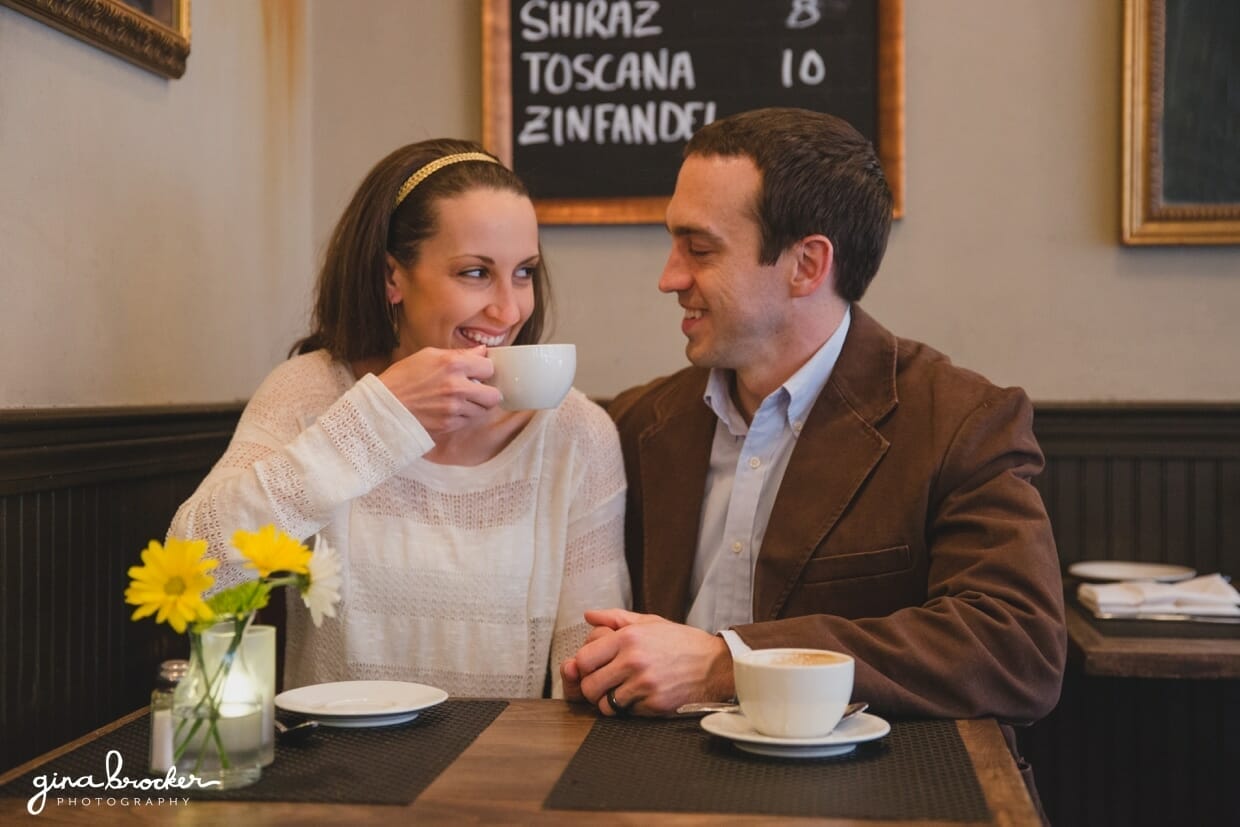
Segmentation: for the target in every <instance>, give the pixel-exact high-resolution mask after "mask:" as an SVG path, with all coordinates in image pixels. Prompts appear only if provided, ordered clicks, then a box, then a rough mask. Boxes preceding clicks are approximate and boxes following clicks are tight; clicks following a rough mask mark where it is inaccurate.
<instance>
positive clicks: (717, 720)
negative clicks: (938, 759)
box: [702, 712, 891, 758]
mask: <svg viewBox="0 0 1240 827" xmlns="http://www.w3.org/2000/svg"><path fill="white" fill-rule="evenodd" d="M702 729H704V730H706V731H707V732H709V733H710V734H711V735H718V736H720V737H723V738H727V739H729V740H731V741H732V743H734V744H735V745H736V747H737V749H743V750H745V751H746V752H753V753H757V754H758V755H773V756H775V757H776V758H826V757H828V756H831V755H844V754H846V753H849V752H852V751H853V750H854V749H856V748H857V744H860V743H864V742H865V741H873V740H875V739H877V738H882V737H883V736H884V735H886V734H887V733H888V732H891V724H889V723H887V722H886V721H884V720H883V719H882V718H880V717H878V716H877V715H869V714H867V713H865V712H859V713H857V714H856V715H854V716H853V717H851V718H848V719H847V720H844V721H841V722H840V724H839V726H837V727H836V728H835V729H833V730H831V731H830V732H829V733H827V734H826V735H820V736H818V737H817V738H776V737H774V736H772V735H763V734H762V733H761V732H758V731H757V730H756V729H754V728H753V724H751V723H749V719H748V718H746V717H745V716H744V715H742V714H741V713H739V712H716V713H714V714H713V715H707V716H706V717H705V718H703V719H702Z"/></svg>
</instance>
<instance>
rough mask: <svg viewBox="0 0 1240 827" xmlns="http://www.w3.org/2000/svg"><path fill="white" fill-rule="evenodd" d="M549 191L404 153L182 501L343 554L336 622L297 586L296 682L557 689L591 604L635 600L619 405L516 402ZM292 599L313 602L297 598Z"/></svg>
mask: <svg viewBox="0 0 1240 827" xmlns="http://www.w3.org/2000/svg"><path fill="white" fill-rule="evenodd" d="M547 289H548V288H547V283H546V274H545V271H544V268H543V264H542V258H541V256H540V251H539V245H538V225H537V221H536V219H535V216H534V208H533V205H532V204H531V202H530V198H529V195H528V193H527V192H526V190H525V187H524V186H523V185H522V183H521V181H520V180H519V179H518V178H517V177H516V175H515V174H513V173H512V172H511V171H510V170H508V169H507V168H505V167H504V166H503V165H502V164H500V163H499V162H498V161H496V160H495V158H493V157H492V156H490V155H488V154H485V153H484V152H483V151H482V149H481V147H479V146H478V145H476V144H473V143H470V142H466V141H455V140H434V141H424V142H421V143H417V144H412V145H410V146H406V147H404V148H402V149H399V150H397V151H396V152H393V153H392V154H391V155H389V156H388V157H387V158H385V159H383V160H382V161H380V162H379V164H378V165H377V166H376V167H375V168H374V169H373V170H371V172H370V174H369V175H367V177H366V179H365V180H364V181H363V182H362V184H361V186H360V187H359V189H358V191H357V193H356V194H355V195H354V197H353V200H352V202H351V203H350V204H349V206H348V208H347V209H346V210H345V212H344V215H343V216H342V217H341V219H340V222H339V224H337V226H336V230H335V232H334V233H333V235H332V239H331V243H330V245H329V247H328V250H327V254H326V257H325V261H324V265H323V269H322V272H321V273H320V274H319V279H318V283H317V286H316V302H315V309H314V318H313V321H312V332H311V333H310V335H309V336H307V337H306V338H305V339H303V340H301V341H300V342H298V343H297V344H296V345H294V348H293V350H294V352H295V353H297V354H298V355H296V356H294V357H293V358H291V359H290V360H289V361H287V362H285V363H284V364H282V365H280V366H279V367H277V368H276V369H275V370H274V371H273V372H272V373H271V375H270V376H269V377H268V378H267V379H266V381H264V382H263V384H262V386H261V387H260V388H259V389H258V391H257V392H256V393H255V394H254V397H253V398H252V399H251V400H250V402H249V404H248V405H247V406H246V409H245V411H244V413H243V414H242V416H241V421H240V422H239V424H238V426H237V432H236V434H235V435H234V436H233V440H232V443H231V444H230V445H229V447H228V450H227V452H226V453H225V454H224V456H223V458H221V459H220V461H219V463H217V464H216V466H215V468H214V469H212V471H211V473H210V474H209V475H208V476H207V478H206V479H205V480H204V481H203V483H202V485H201V486H199V488H198V490H197V491H196V492H195V493H194V495H193V496H192V497H191V498H190V499H189V500H188V501H187V502H186V503H185V504H184V505H182V506H181V508H180V510H179V511H178V512H177V514H176V517H175V518H174V519H173V523H172V527H171V529H170V532H169V533H170V534H171V535H173V536H179V537H199V538H205V539H207V540H208V541H209V543H210V549H211V553H212V554H213V555H215V556H216V557H217V558H218V559H220V560H221V562H222V564H223V565H221V566H220V567H219V569H217V575H218V576H217V585H219V586H223V585H227V584H229V583H230V582H235V581H236V580H238V579H242V578H243V577H244V576H245V575H244V574H243V573H242V569H240V568H239V565H238V563H237V562H236V561H235V560H234V559H233V558H232V557H231V553H230V552H229V550H228V548H227V538H228V537H231V535H232V533H233V532H234V531H235V530H236V529H239V528H244V529H251V530H252V529H255V528H257V527H259V526H262V525H265V524H267V523H272V522H274V523H275V524H276V525H277V526H278V527H279V528H281V529H283V530H284V531H286V532H287V533H289V534H291V535H292V536H294V537H301V538H309V537H311V536H313V535H316V534H317V535H319V538H318V539H317V540H316V542H318V541H325V542H327V543H329V544H330V545H331V546H332V547H333V548H335V549H337V550H338V551H339V553H340V557H341V562H342V586H341V595H342V600H341V603H340V605H339V607H338V611H339V617H338V618H337V620H336V621H335V622H328V623H324V624H323V625H322V626H321V627H317V628H316V627H315V626H314V625H313V624H311V622H310V617H309V614H308V612H307V610H306V609H305V608H304V607H303V606H301V605H300V604H299V602H298V601H289V603H290V605H289V610H288V640H287V646H286V650H285V672H286V677H285V685H286V686H288V687H294V686H300V685H304V684H311V683H319V682H324V681H334V680H362V679H391V680H411V681H417V682H422V683H428V684H431V685H434V686H437V687H440V688H442V689H445V690H447V691H448V692H449V693H451V694H454V695H473V696H492V697H538V696H540V695H542V694H543V693H544V688H545V686H546V681H548V680H549V681H551V692H552V695H553V696H554V697H561V696H562V688H561V683H560V677H559V670H558V668H553V669H550V670H549V669H548V666H549V664H555V665H557V666H558V664H559V663H560V662H561V661H562V660H563V659H565V658H567V657H569V656H570V655H572V654H573V652H575V651H576V649H577V647H579V646H580V645H581V644H582V642H584V640H585V637H586V634H587V632H588V631H589V627H588V625H587V624H586V623H585V621H584V619H583V617H582V614H583V612H584V611H585V610H586V609H589V608H594V607H605V606H615V605H628V604H629V597H630V595H629V581H628V574H627V571H626V569H625V564H624V553H623V521H624V491H625V482H624V468H623V464H622V462H621V458H620V446H619V440H618V438H617V436H616V430H615V427H614V426H613V425H612V424H611V420H610V419H608V417H607V415H606V414H605V413H604V412H603V411H602V409H600V408H599V407H598V406H596V405H594V404H593V403H591V402H589V401H588V400H587V399H586V398H585V397H584V396H583V395H582V394H580V393H579V392H578V391H576V390H573V391H571V392H570V393H569V395H568V397H567V398H566V399H565V400H564V401H563V402H562V403H561V404H560V406H559V408H558V409H556V410H546V411H516V412H511V411H505V410H503V409H501V408H500V407H498V403H499V401H500V394H499V391H497V390H496V389H495V388H493V387H490V386H489V385H486V384H483V383H482V381H481V380H485V379H487V378H488V377H489V376H491V374H492V366H491V362H490V361H489V360H488V359H487V358H486V353H487V348H488V347H495V346H497V345H512V344H528V343H534V342H537V341H538V338H539V335H540V333H541V331H542V326H543V318H544V310H545V305H546V300H547ZM295 604H296V605H295Z"/></svg>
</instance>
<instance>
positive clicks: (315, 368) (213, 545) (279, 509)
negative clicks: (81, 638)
mask: <svg viewBox="0 0 1240 827" xmlns="http://www.w3.org/2000/svg"><path fill="white" fill-rule="evenodd" d="M433 445H434V442H433V441H432V440H431V438H430V435H429V434H428V433H427V432H426V429H425V428H423V427H422V425H421V424H420V423H419V422H418V421H417V419H415V418H414V417H413V415H412V414H411V413H409V411H408V410H407V409H406V408H405V407H404V406H403V405H401V404H400V402H399V401H398V400H397V399H396V398H395V397H394V396H392V394H391V393H390V392H389V391H388V390H387V388H386V386H384V384H383V383H382V382H380V381H379V379H378V378H376V377H375V376H374V375H372V374H368V375H366V376H364V377H363V378H362V379H360V380H358V381H357V383H356V384H354V385H353V386H352V387H351V388H349V389H348V390H346V391H345V392H344V393H343V395H341V394H340V393H339V390H338V385H337V384H336V382H335V381H334V380H333V377H332V375H331V365H330V363H327V362H325V357H321V356H318V355H316V354H311V355H309V356H303V357H298V358H297V359H293V360H291V361H290V362H287V363H285V364H284V365H281V366H280V367H278V368H277V369H276V370H275V371H273V372H272V374H271V375H270V376H269V377H268V378H267V380H266V381H264V383H263V385H262V386H261V387H260V388H259V389H258V391H257V392H256V393H255V394H254V397H253V398H252V399H251V400H250V402H249V404H248V405H247V406H246V408H245V411H244V412H243V413H242V415H241V420H240V422H239V423H238V425H237V431H236V433H235V434H234V435H233V439H232V442H231V443H230V444H229V446H228V449H227V450H226V451H225V453H224V456H223V457H221V458H220V461H219V462H217V463H216V465H215V467H214V468H212V469H211V472H210V473H209V474H208V475H207V477H206V479H204V480H203V482H202V484H201V485H199V487H198V490H197V491H195V492H194V494H193V495H192V496H191V497H190V498H189V499H188V500H186V501H185V503H184V504H182V506H181V507H180V508H179V509H178V510H177V513H176V516H174V517H173V520H172V525H171V527H170V528H169V531H168V533H169V535H170V536H176V537H183V538H191V537H192V538H196V539H205V540H207V542H208V554H209V555H210V556H211V557H213V558H215V559H217V560H219V561H220V566H219V567H218V568H217V569H216V570H215V575H216V582H215V588H216V589H219V588H223V587H225V586H229V585H232V584H234V583H236V582H239V581H241V580H243V579H246V578H247V575H246V573H244V572H243V570H242V569H241V567H240V560H239V557H237V555H236V554H235V553H234V552H232V551H231V550H230V547H229V539H230V538H231V537H232V534H233V532H235V531H237V530H238V529H245V530H254V529H257V528H259V527H261V526H263V525H266V524H268V523H273V524H275V525H276V527H278V528H279V529H281V530H283V531H284V532H286V533H287V534H289V535H290V536H293V537H296V538H298V539H305V538H307V537H309V536H311V535H312V534H314V533H315V532H317V531H318V530H319V529H320V528H322V527H323V526H324V525H325V524H326V523H328V522H330V521H331V519H332V517H333V515H334V514H335V513H336V512H337V511H338V510H339V509H340V508H342V507H343V506H345V505H347V504H348V503H349V502H350V501H351V500H353V499H355V498H356V497H359V496H361V495H363V494H365V493H367V492H368V491H370V490H371V489H372V488H374V487H375V486H376V485H378V484H379V483H381V482H383V481H384V480H386V479H388V478H389V477H391V476H392V475H393V474H395V473H396V472H397V471H399V470H400V469H401V468H403V467H405V466H406V465H408V464H409V463H410V462H411V461H413V460H414V459H415V458H417V457H419V456H421V455H422V454H424V453H425V452H426V451H428V450H430V448H431V447H433Z"/></svg>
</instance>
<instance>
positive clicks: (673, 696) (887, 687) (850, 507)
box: [561, 109, 1066, 740]
mask: <svg viewBox="0 0 1240 827" xmlns="http://www.w3.org/2000/svg"><path fill="white" fill-rule="evenodd" d="M890 226H891V194H890V191H889V189H888V187H887V184H886V181H885V179H884V177H883V174H882V169H881V167H880V165H879V162H878V159H877V157H876V156H875V154H874V150H873V148H872V147H871V146H870V144H869V142H867V141H866V140H865V139H864V138H863V137H862V136H861V135H860V134H859V133H857V132H856V131H855V130H854V129H853V128H852V127H851V126H849V125H848V124H847V123H845V122H843V121H841V120H839V119H838V118H835V117H832V116H830V115H825V114H820V113H815V112H808V111H802V110H795V109H764V110H758V111H753V112H745V113H741V114H738V115H733V116H731V117H728V118H725V119H723V120H721V121H717V122H715V123H713V124H711V125H709V126H706V127H704V128H703V129H702V130H701V131H700V132H698V133H697V134H696V135H695V136H694V138H693V139H692V140H691V141H690V143H689V145H688V146H687V147H686V149H685V160H684V163H683V165H682V167H681V170H680V174H679V176H678V178H677V181H676V190H675V193H674V195H673V197H672V200H671V203H670V204H669V206H668V209H667V227H668V230H669V231H670V233H671V235H672V244H673V246H672V251H671V254H670V255H669V257H668V261H667V265H666V267H665V269H664V271H663V275H662V277H661V279H660V281H659V289H660V290H662V291H663V292H665V293H675V294H676V296H677V298H678V300H679V302H680V305H681V306H682V307H683V308H684V310H685V315H684V320H683V322H682V325H681V326H682V330H683V332H684V334H685V336H686V338H687V340H688V343H687V345H686V348H685V352H686V354H687V355H688V357H689V360H690V361H691V362H692V363H693V367H690V368H687V369H685V370H683V371H680V372H679V373H676V374H674V375H672V376H670V377H665V378H662V379H658V380H656V381H654V382H652V383H650V384H649V385H646V386H644V387H640V388H635V389H632V390H629V391H627V392H625V393H624V394H622V395H620V396H619V397H618V398H617V399H616V400H615V401H614V402H613V404H612V406H611V411H612V414H613V417H614V418H615V420H616V423H617V425H618V427H619V429H620V434H621V441H622V445H623V449H624V455H625V465H626V469H627V471H628V480H629V494H628V515H627V529H626V531H627V534H626V545H627V556H628V562H629V567H630V574H631V576H632V578H633V585H634V594H635V607H636V608H637V609H639V610H641V612H645V613H639V612H627V611H623V610H618V609H617V610H605V611H598V612H590V613H588V614H587V616H586V617H587V620H588V621H589V622H590V623H591V624H593V625H594V627H595V628H594V631H593V632H592V633H591V635H590V639H589V640H588V641H587V643H586V644H585V645H584V646H583V647H582V648H581V649H580V650H579V651H578V652H577V654H576V655H575V656H574V657H573V658H571V659H569V660H567V661H565V663H564V664H563V665H562V667H561V672H562V674H563V676H564V678H565V685H566V691H567V692H568V695H569V697H570V698H573V697H577V698H584V699H586V700H589V701H590V702H592V703H594V704H596V705H597V706H598V707H599V709H600V711H601V712H602V713H603V714H605V715H614V714H623V713H636V714H644V715H663V714H668V713H671V712H673V711H674V710H675V709H676V707H677V706H679V705H681V704H683V703H686V702H689V701H702V700H722V699H726V698H730V697H732V695H733V694H734V686H733V682H732V660H731V654H732V652H734V651H741V650H744V649H745V648H747V647H751V648H769V647H774V646H803V647H813V648H822V649H833V650H838V651H842V652H847V653H849V654H851V655H853V656H854V658H855V659H856V679H855V688H854V692H853V696H854V697H855V698H858V699H862V700H865V701H868V702H869V703H870V705H871V707H872V708H873V709H874V710H876V711H878V712H879V713H880V714H882V713H887V714H891V715H913V716H927V717H946V718H970V717H978V716H996V717H998V718H999V719H1001V720H1002V721H1005V722H1011V723H1028V722H1031V721H1034V720H1036V719H1038V718H1040V717H1042V716H1043V715H1045V714H1046V713H1047V712H1048V711H1049V710H1050V709H1051V708H1052V707H1053V706H1054V705H1055V703H1056V701H1057V700H1058V696H1059V689H1060V683H1061V679H1062V674H1063V666H1064V659H1065V651H1066V642H1065V632H1064V622H1063V593H1062V586H1061V582H1060V575H1059V563H1058V558H1057V554H1056V551H1055V545H1054V540H1053V538H1052V535H1051V529H1050V525H1049V522H1048V520H1047V517H1046V512H1045V509H1044V507H1043V505H1042V501H1041V498H1040V497H1039V495H1038V493H1037V491H1036V490H1035V489H1034V487H1033V486H1032V484H1031V483H1030V479H1031V478H1032V477H1033V476H1034V475H1035V474H1037V473H1038V472H1039V471H1040V470H1041V469H1042V465H1043V458H1042V454H1041V451H1040V450H1039V448H1038V445H1037V442H1036V441H1035V439H1034V436H1033V433H1032V408H1031V405H1030V402H1029V400H1028V398H1027V397H1026V395H1025V393H1024V392H1023V391H1021V390H1020V389H1018V388H998V387H995V386H994V385H992V384H990V383H989V382H987V381H986V380H985V379H983V378H982V377H980V376H978V375H977V374H974V373H971V372H969V371H966V370H963V369H961V368H958V367H955V366H953V365H952V364H951V362H950V361H949V360H948V359H947V358H946V357H944V356H943V355H941V354H939V353H937V352H935V351H934V350H931V349H930V348H928V347H926V346H925V345H922V344H919V343H917V342H912V341H908V340H905V339H899V338H897V337H896V336H894V335H893V334H891V333H890V332H888V331H887V330H885V329H884V328H883V327H882V326H881V325H879V324H878V322H876V321H875V320H874V319H873V318H872V317H870V316H869V315H868V314H866V313H865V312H864V311H863V310H861V309H860V307H858V306H857V305H856V302H857V301H859V300H860V299H861V297H862V295H863V293H864V292H865V290H866V287H867V286H868V285H869V283H870V281H871V280H872V279H873V277H874V275H875V273H876V272H877V271H878V267H879V263H880V261H881V259H882V255H883V252H884V250H885V249H886V244H887V235H888V231H889V229H890ZM1008 734H1009V740H1010V730H1009V732H1008Z"/></svg>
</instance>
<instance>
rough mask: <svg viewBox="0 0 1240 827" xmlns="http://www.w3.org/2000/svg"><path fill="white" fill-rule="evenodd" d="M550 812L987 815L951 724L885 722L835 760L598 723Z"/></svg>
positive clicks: (688, 728)
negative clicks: (770, 753)
mask: <svg viewBox="0 0 1240 827" xmlns="http://www.w3.org/2000/svg"><path fill="white" fill-rule="evenodd" d="M544 806H545V807H547V808H548V809H553V810H647V811H663V812H701V813H758V814H763V815H786V816H822V817H832V818H866V819H893V820H900V819H937V820H941V821H986V820H988V819H989V818H990V811H989V809H988V808H987V806H986V799H985V796H984V795H983V793H982V789H981V786H980V785H979V784H978V781H977V777H976V776H975V775H974V774H973V766H972V764H971V763H970V761H969V754H968V751H967V750H966V749H965V746H964V743H963V742H962V741H961V740H960V735H959V733H957V731H956V725H955V724H954V723H953V722H951V721H907V722H895V723H892V725H891V733H890V734H889V735H887V736H886V737H885V738H883V739H881V740H879V741H873V742H870V743H867V744H860V745H858V747H857V749H856V750H854V751H853V752H851V753H848V754H847V755H841V756H837V757H834V758H812V759H790V758H767V757H765V756H761V755H752V754H750V753H747V752H742V751H740V750H739V749H737V748H736V747H735V746H733V745H732V743H731V742H730V741H728V740H726V739H724V738H719V737H716V736H713V735H710V734H708V733H707V732H706V731H705V730H703V729H702V728H701V727H700V726H699V725H698V722H697V720H647V719H636V718H630V719H626V720H615V719H611V718H600V719H599V720H598V721H597V722H596V723H595V724H594V726H593V728H592V729H591V730H590V734H589V735H588V736H586V739H585V741H584V742H582V744H581V748H580V749H578V750H577V754H576V755H574V756H573V759H572V761H570V762H569V765H568V767H566V768H565V770H564V773H563V775H561V776H560V780H559V781H557V782H556V785H555V788H554V789H553V790H552V791H551V795H549V796H548V797H547V800H546V802H544Z"/></svg>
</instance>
